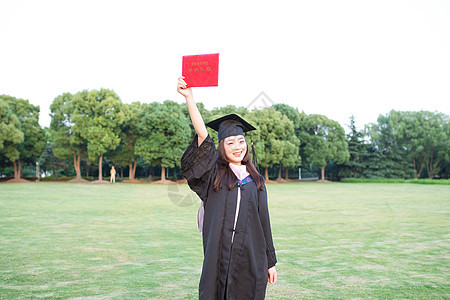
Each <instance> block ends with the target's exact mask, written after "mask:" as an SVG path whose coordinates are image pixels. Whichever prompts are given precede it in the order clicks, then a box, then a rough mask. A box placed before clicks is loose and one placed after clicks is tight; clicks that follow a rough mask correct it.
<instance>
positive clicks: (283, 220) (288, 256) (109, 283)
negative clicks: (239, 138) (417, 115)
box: [0, 183, 450, 299]
mask: <svg viewBox="0 0 450 300" xmlns="http://www.w3.org/2000/svg"><path fill="white" fill-rule="evenodd" d="M268 191H269V206H270V212H271V219H272V230H273V236H274V242H275V248H276V250H277V255H278V261H279V263H278V264H277V270H278V276H279V279H278V283H277V284H276V285H275V286H273V287H268V290H267V298H268V299H299V298H307V299H317V298H334V299H336V298H338V299H339V298H345V299H351V298H353V299H355V298H356V299H399V298H403V299H405V298H407V299H439V298H442V299H444V298H449V297H450V230H449V228H450V210H449V209H450V186H440V185H413V184H389V183H388V184H377V183H374V184H361V183H360V184H352V183H345V184H343V183H340V184H339V183H332V184H318V183H300V184H298V183H297V184H274V185H268ZM198 205H199V200H197V199H196V198H194V197H192V194H191V193H190V192H189V190H188V188H187V186H186V185H171V186H167V185H154V184H136V185H135V184H115V185H94V184H70V183H29V184H0V298H2V299H3V298H4V299H11V298H29V297H32V298H36V297H40V298H72V297H73V298H76V297H81V298H83V297H90V298H96V299H97V298H106V299H109V298H113V299H122V298H126V299H133V298H156V299H195V298H197V286H198V280H199V277H200V271H201V264H202V255H203V254H202V245H201V235H200V234H198V232H197V223H196V222H197V221H196V214H197V208H198Z"/></svg>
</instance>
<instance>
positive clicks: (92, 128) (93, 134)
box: [72, 89, 126, 181]
mask: <svg viewBox="0 0 450 300" xmlns="http://www.w3.org/2000/svg"><path fill="white" fill-rule="evenodd" d="M72 101H73V105H74V107H75V113H74V115H73V116H72V117H73V122H74V128H73V129H74V131H75V132H77V133H79V135H80V136H81V137H82V138H83V139H85V140H86V141H87V152H88V156H89V159H90V160H91V161H92V160H96V159H98V162H99V163H98V164H99V171H98V178H99V181H102V180H103V175H102V159H103V154H105V153H106V152H108V151H111V150H114V149H116V147H117V145H118V144H119V143H120V137H119V134H120V126H121V124H122V123H123V122H124V121H125V117H126V116H125V113H124V111H123V108H122V101H121V100H120V98H119V96H117V94H116V93H115V92H114V91H112V90H108V89H101V90H99V91H97V90H92V91H86V90H85V91H82V92H79V93H77V94H76V95H75V96H74V97H73V99H72Z"/></svg>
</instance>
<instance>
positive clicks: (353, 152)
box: [339, 115, 370, 178]
mask: <svg viewBox="0 0 450 300" xmlns="http://www.w3.org/2000/svg"><path fill="white" fill-rule="evenodd" d="M349 129H350V133H349V134H347V143H348V152H349V154H350V158H349V160H348V161H347V162H345V163H344V164H343V165H342V166H341V168H340V170H339V176H340V177H351V178H364V177H365V173H366V171H367V169H368V168H369V157H370V153H369V148H370V145H367V144H365V143H364V132H362V131H358V130H357V129H356V125H355V117H354V116H353V115H352V116H351V117H350V125H349Z"/></svg>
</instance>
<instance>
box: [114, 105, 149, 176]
mask: <svg viewBox="0 0 450 300" xmlns="http://www.w3.org/2000/svg"><path fill="white" fill-rule="evenodd" d="M142 107H143V105H142V104H141V103H140V102H133V103H131V104H123V109H124V113H125V122H124V123H123V124H122V126H121V133H120V144H119V145H118V146H117V148H116V150H115V151H113V152H112V153H109V154H108V157H109V158H110V159H111V160H112V161H113V162H114V163H115V164H116V165H118V166H120V167H125V166H126V165H129V168H130V170H129V179H130V180H131V181H132V180H134V176H135V173H136V166H137V161H138V158H137V156H136V154H135V145H136V141H137V139H138V138H139V131H138V128H137V124H138V123H139V120H140V118H141V114H142V113H141V110H142Z"/></svg>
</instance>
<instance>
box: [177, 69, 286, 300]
mask: <svg viewBox="0 0 450 300" xmlns="http://www.w3.org/2000/svg"><path fill="white" fill-rule="evenodd" d="M178 92H179V93H180V94H182V95H183V96H184V97H185V98H186V103H187V106H188V109H189V114H190V116H191V120H192V123H193V125H194V128H195V131H196V132H197V134H196V136H195V137H194V140H193V141H192V143H191V145H190V146H189V147H188V148H187V150H186V152H185V153H184V154H183V157H182V158H181V172H182V175H183V176H184V177H185V178H186V180H187V181H188V184H189V186H190V188H191V189H192V190H193V191H194V192H196V193H197V194H198V195H199V197H200V198H201V200H202V201H203V202H202V207H201V210H202V209H204V215H203V216H202V214H201V213H200V214H199V227H200V230H201V231H202V234H203V252H204V259H203V269H202V275H201V278H200V284H199V298H200V299H208V300H210V299H264V297H265V292H266V286H267V282H269V283H270V285H273V284H275V282H276V281H277V272H276V269H275V264H276V262H277V259H276V255H275V249H274V247H273V242H272V233H271V228H270V220H269V211H268V206H267V192H266V187H265V185H264V179H263V177H262V176H261V175H260V174H259V173H258V172H257V170H256V168H255V167H254V165H253V164H252V162H251V161H250V155H249V151H248V145H247V142H246V140H245V138H244V134H245V132H247V131H250V130H254V129H255V128H254V127H253V126H251V125H250V124H248V123H247V122H246V121H245V120H243V119H242V118H240V117H239V116H237V115H235V114H232V115H228V116H225V117H222V118H220V119H217V120H214V121H212V122H209V123H208V124H206V125H207V126H209V127H211V128H213V129H215V130H217V131H218V134H219V145H218V148H217V150H216V148H215V145H214V142H213V141H212V139H211V137H210V136H209V135H208V132H207V130H206V127H205V124H204V123H203V119H202V117H201V115H200V113H199V111H198V109H197V106H196V105H195V103H194V99H193V95H192V91H191V89H190V88H187V87H186V82H185V81H184V77H180V78H179V79H178Z"/></svg>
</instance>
